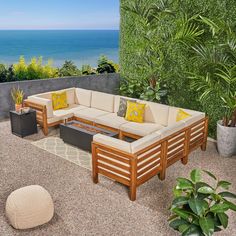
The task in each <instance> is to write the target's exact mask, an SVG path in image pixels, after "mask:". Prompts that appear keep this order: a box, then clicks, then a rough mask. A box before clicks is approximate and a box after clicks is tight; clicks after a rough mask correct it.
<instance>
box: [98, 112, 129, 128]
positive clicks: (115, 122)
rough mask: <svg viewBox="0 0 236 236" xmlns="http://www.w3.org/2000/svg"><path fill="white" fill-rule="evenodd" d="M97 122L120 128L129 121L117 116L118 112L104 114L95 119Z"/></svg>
mask: <svg viewBox="0 0 236 236" xmlns="http://www.w3.org/2000/svg"><path fill="white" fill-rule="evenodd" d="M95 123H97V124H100V125H105V126H109V127H112V128H114V129H120V126H121V125H123V124H126V123H128V121H127V120H125V118H124V117H120V116H117V114H116V113H110V114H107V115H104V116H100V117H98V118H96V119H95Z"/></svg>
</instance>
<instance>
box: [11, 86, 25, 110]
mask: <svg viewBox="0 0 236 236" xmlns="http://www.w3.org/2000/svg"><path fill="white" fill-rule="evenodd" d="M11 97H12V99H13V101H14V103H15V110H16V112H19V111H20V109H21V108H22V103H23V99H24V92H23V90H21V89H20V88H19V87H18V88H13V89H12V90H11Z"/></svg>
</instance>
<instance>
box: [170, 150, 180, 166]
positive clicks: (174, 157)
mask: <svg viewBox="0 0 236 236" xmlns="http://www.w3.org/2000/svg"><path fill="white" fill-rule="evenodd" d="M183 154H184V152H183V151H182V152H179V153H176V154H175V155H174V156H172V157H171V158H169V159H168V160H167V167H169V166H171V165H173V164H174V163H175V162H177V161H179V160H180V159H181V158H183Z"/></svg>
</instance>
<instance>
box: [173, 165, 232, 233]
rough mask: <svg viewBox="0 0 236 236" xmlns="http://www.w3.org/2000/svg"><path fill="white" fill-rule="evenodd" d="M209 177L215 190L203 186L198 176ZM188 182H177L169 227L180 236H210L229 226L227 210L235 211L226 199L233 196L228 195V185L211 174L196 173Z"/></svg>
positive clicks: (195, 171) (193, 173) (200, 171)
mask: <svg viewBox="0 0 236 236" xmlns="http://www.w3.org/2000/svg"><path fill="white" fill-rule="evenodd" d="M202 173H205V174H207V175H209V176H210V177H211V178H212V179H213V180H214V181H215V184H214V186H210V185H209V184H208V183H206V182H203V181H202V178H201V174H202ZM190 176H191V178H190V179H186V178H178V179H177V185H176V187H175V188H174V196H175V198H174V200H173V202H172V205H171V208H170V210H171V213H172V215H171V217H170V219H169V221H170V227H172V228H173V229H174V230H177V231H179V232H180V233H181V235H183V236H188V235H196V236H197V235H199V236H200V235H202V236H204V235H205V236H211V235H213V234H214V232H218V231H221V230H222V228H224V229H226V228H227V226H228V215H227V214H226V213H227V211H228V210H233V211H236V205H235V204H234V203H233V202H231V201H229V198H234V199H236V195H235V194H233V193H231V192H229V191H227V190H228V189H229V186H230V185H231V184H230V183H229V182H227V181H224V180H219V179H218V178H216V177H215V176H214V175H213V174H212V173H210V172H209V171H205V170H199V169H195V170H193V171H192V172H191V174H190Z"/></svg>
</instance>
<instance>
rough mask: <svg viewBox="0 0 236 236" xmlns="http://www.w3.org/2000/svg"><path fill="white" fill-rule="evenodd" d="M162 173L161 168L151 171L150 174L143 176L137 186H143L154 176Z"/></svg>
mask: <svg viewBox="0 0 236 236" xmlns="http://www.w3.org/2000/svg"><path fill="white" fill-rule="evenodd" d="M160 171H161V167H157V168H155V169H153V170H152V171H150V172H149V173H148V174H146V175H143V176H142V177H141V178H140V179H138V180H137V185H138V186H139V185H141V184H143V183H145V182H146V181H148V180H149V179H151V178H152V177H153V176H155V175H157V174H158V173H159V172H160Z"/></svg>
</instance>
